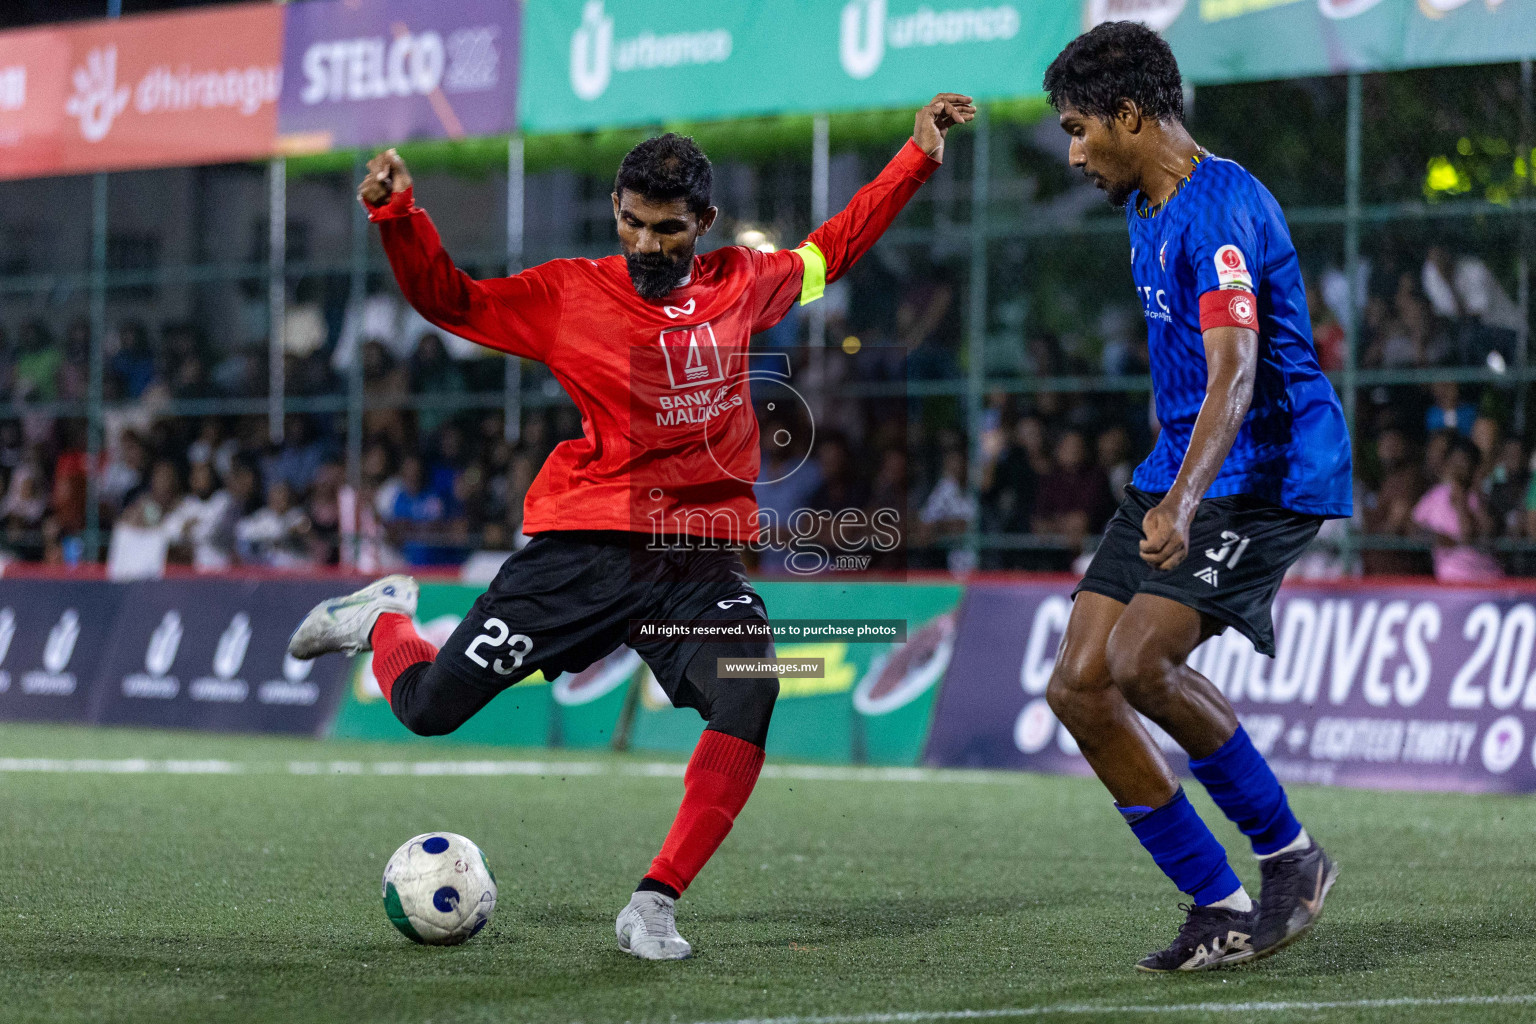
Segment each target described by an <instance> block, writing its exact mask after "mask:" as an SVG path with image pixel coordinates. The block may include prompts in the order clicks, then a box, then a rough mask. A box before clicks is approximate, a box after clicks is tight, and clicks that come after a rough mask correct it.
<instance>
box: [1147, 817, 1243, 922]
mask: <svg viewBox="0 0 1536 1024" xmlns="http://www.w3.org/2000/svg"><path fill="white" fill-rule="evenodd" d="M1141 812H1146V813H1141ZM1120 813H1121V814H1124V815H1125V818H1126V821H1127V822H1128V823H1129V824H1130V826H1131V831H1132V832H1134V833H1136V838H1137V839H1139V840H1141V845H1142V846H1144V847H1146V849H1147V852H1148V853H1150V854H1151V855H1152V859H1153V860H1154V861H1156V862H1157V866H1158V867H1160V868H1162V869H1163V874H1165V875H1167V876H1168V877H1169V878H1171V879H1173V884H1174V885H1176V886H1178V887H1179V889H1180V890H1181V891H1183V892H1187V893H1189V895H1190V896H1191V897H1192V898H1193V899H1194V901H1195V902H1196V903H1198V904H1200V905H1201V906H1207V905H1209V904H1212V903H1216V902H1219V901H1221V900H1224V899H1226V898H1227V897H1228V896H1231V895H1232V894H1233V893H1234V892H1237V890H1238V889H1240V888H1242V885H1243V883H1242V882H1239V881H1238V880H1237V875H1235V874H1233V872H1232V868H1231V866H1230V865H1229V864H1228V863H1227V851H1226V850H1224V849H1222V846H1221V844H1220V843H1218V842H1217V841H1216V837H1215V836H1213V835H1212V834H1211V830H1210V829H1208V828H1206V827H1205V822H1203V821H1201V820H1200V815H1199V814H1197V813H1196V812H1195V807H1194V805H1193V804H1191V803H1190V802H1189V798H1188V797H1186V796H1185V795H1184V790H1183V789H1182V788H1181V789H1180V790H1179V791H1178V792H1177V793H1175V794H1173V799H1172V800H1169V801H1168V802H1167V803H1165V804H1163V806H1161V807H1159V808H1157V809H1156V810H1152V811H1147V809H1146V808H1144V807H1122V808H1121V809H1120Z"/></svg>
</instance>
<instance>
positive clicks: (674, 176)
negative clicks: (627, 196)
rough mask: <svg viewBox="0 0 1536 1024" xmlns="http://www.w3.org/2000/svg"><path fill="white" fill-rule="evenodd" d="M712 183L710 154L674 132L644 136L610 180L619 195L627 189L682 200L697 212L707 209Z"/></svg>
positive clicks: (659, 198)
mask: <svg viewBox="0 0 1536 1024" xmlns="http://www.w3.org/2000/svg"><path fill="white" fill-rule="evenodd" d="M713 186H714V172H713V170H711V168H710V164H709V157H707V156H705V155H704V151H703V150H702V149H700V148H699V145H698V143H696V142H694V141H693V139H691V138H689V137H688V136H686V135H678V134H677V133H675V132H667V134H665V135H658V136H657V137H656V138H654V139H646V140H645V141H644V142H642V143H640V145H638V146H636V147H635V148H634V149H632V150H630V151H629V153H627V154H626V155H625V157H624V162H623V163H621V164H619V173H618V176H617V177H615V178H614V180H613V190H614V191H615V192H617V193H618V194H619V195H621V196H622V195H623V194H624V190H625V189H629V190H630V191H631V192H634V193H635V194H636V195H639V196H643V197H645V198H646V199H649V200H650V201H652V202H659V203H670V202H672V201H673V200H675V199H683V200H686V201H687V203H688V209H690V210H692V211H693V212H694V213H696V214H700V213H703V212H704V211H705V210H707V209H709V194H710V190H711V188H712V187H713Z"/></svg>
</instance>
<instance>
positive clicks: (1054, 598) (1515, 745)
mask: <svg viewBox="0 0 1536 1024" xmlns="http://www.w3.org/2000/svg"><path fill="white" fill-rule="evenodd" d="M1237 543H1240V542H1237ZM1237 543H1234V544H1232V545H1231V546H1232V549H1233V550H1234V551H1235V550H1236V547H1237ZM1228 557H1229V558H1230V557H1231V556H1230V554H1229V556H1228ZM1223 564H1226V563H1223ZM1070 613H1071V602H1070V599H1069V598H1068V597H1067V595H1066V593H1065V591H1064V590H1062V589H1058V588H1055V587H1052V586H1050V585H1046V584H1023V585H981V586H976V587H973V588H971V590H970V593H969V596H968V597H967V600H966V604H965V609H964V618H963V619H962V620H961V622H960V626H959V638H958V640H957V643H956V648H955V650H956V653H955V657H954V660H953V662H952V663H951V668H950V672H949V673H948V676H947V680H948V681H947V683H946V685H945V688H944V689H943V691H942V692H941V694H940V697H939V704H938V710H937V713H936V716H935V720H934V725H933V731H932V734H931V737H930V742H929V747H928V752H927V759H928V760H929V761H930V762H932V763H936V764H949V765H986V766H992V767H1019V768H1029V769H1032V770H1041V771H1065V772H1073V773H1078V774H1085V773H1087V772H1088V770H1089V769H1088V766H1087V763H1086V762H1085V761H1083V760H1082V758H1081V756H1080V755H1079V753H1078V751H1077V744H1076V742H1075V741H1074V740H1073V738H1072V737H1071V735H1070V733H1068V732H1067V731H1066V730H1065V729H1064V728H1062V727H1061V726H1060V725H1059V724H1058V723H1056V721H1055V718H1054V716H1052V715H1051V714H1050V709H1049V707H1048V706H1047V705H1046V704H1045V703H1044V697H1045V690H1046V687H1047V685H1048V684H1049V681H1050V676H1051V672H1052V670H1053V667H1054V662H1055V656H1056V650H1057V648H1058V646H1059V644H1060V642H1061V637H1062V635H1063V633H1064V632H1065V630H1066V623H1067V619H1068V617H1069V615H1070ZM1020 623H1024V624H1027V629H1025V630H1023V631H1020V630H1019V629H1018V625H1019V624H1020ZM1275 623H1276V656H1275V657H1274V658H1266V657H1263V656H1262V655H1260V654H1258V652H1257V651H1255V650H1254V648H1253V645H1252V644H1251V643H1250V642H1249V641H1248V640H1247V639H1246V638H1245V637H1243V636H1242V635H1241V634H1239V633H1237V632H1236V631H1233V630H1228V631H1227V632H1226V633H1224V634H1222V635H1220V636H1217V637H1215V638H1213V639H1211V640H1209V641H1207V642H1206V643H1205V644H1202V645H1201V646H1200V647H1199V648H1197V649H1196V650H1195V652H1194V653H1193V654H1191V656H1190V659H1189V665H1190V667H1191V668H1193V669H1194V670H1195V671H1197V672H1199V673H1201V674H1202V675H1204V676H1205V677H1206V678H1208V679H1210V680H1211V682H1212V683H1213V684H1214V685H1215V686H1216V688H1217V689H1218V690H1220V691H1221V692H1222V693H1223V694H1224V695H1225V696H1226V698H1227V699H1228V700H1229V701H1231V703H1232V705H1233V707H1234V708H1235V709H1236V710H1237V712H1238V716H1239V718H1240V719H1241V721H1242V722H1243V724H1244V726H1245V727H1246V728H1247V730H1248V732H1249V734H1250V735H1251V736H1252V737H1253V741H1254V744H1255V746H1257V747H1258V748H1259V749H1260V751H1262V752H1263V753H1264V754H1265V755H1266V757H1268V758H1269V760H1270V763H1271V765H1272V766H1273V767H1274V769H1275V771H1276V773H1277V774H1279V775H1280V776H1281V777H1282V778H1283V779H1287V780H1292V781H1297V782H1312V783H1321V784H1330V785H1347V786H1384V787H1390V788H1408V789H1432V790H1466V791H1481V790H1488V791H1532V790H1536V748H1533V745H1532V737H1533V733H1536V594H1532V595H1529V596H1527V595H1523V594H1519V593H1514V592H1478V591H1475V590H1449V589H1447V590H1435V589H1433V588H1431V587H1424V588H1410V587H1370V586H1362V587H1350V586H1348V585H1341V586H1337V587H1334V588H1331V589H1330V590H1328V591H1320V590H1312V589H1310V588H1302V587H1298V588H1290V587H1287V588H1285V589H1284V590H1283V591H1282V593H1281V596H1280V599H1279V600H1278V602H1277V603H1276V608H1275ZM1014 636H1018V637H1019V639H1018V641H1013V640H1012V639H1011V638H1012V637H1014ZM1148 731H1149V733H1150V734H1151V735H1152V736H1153V738H1154V740H1155V741H1156V742H1157V743H1158V745H1159V747H1160V748H1161V749H1163V750H1164V751H1165V752H1166V753H1167V754H1168V755H1169V757H1170V758H1171V759H1172V760H1173V761H1174V763H1175V764H1177V763H1179V761H1180V759H1181V758H1182V757H1183V754H1182V751H1180V750H1179V748H1178V745H1177V744H1175V743H1174V742H1173V741H1172V740H1171V739H1170V738H1169V737H1168V736H1167V735H1166V733H1163V732H1162V730H1160V729H1156V728H1153V727H1151V726H1150V724H1149V727H1148ZM1053 741H1054V742H1053Z"/></svg>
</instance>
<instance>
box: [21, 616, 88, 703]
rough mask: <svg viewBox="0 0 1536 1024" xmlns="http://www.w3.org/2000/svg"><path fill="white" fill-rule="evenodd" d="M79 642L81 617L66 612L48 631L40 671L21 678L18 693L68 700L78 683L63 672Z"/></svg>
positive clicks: (70, 674)
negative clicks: (19, 691) (65, 698)
mask: <svg viewBox="0 0 1536 1024" xmlns="http://www.w3.org/2000/svg"><path fill="white" fill-rule="evenodd" d="M79 639H80V614H79V613H78V612H77V611H75V609H73V608H66V609H65V610H64V613H63V614H62V615H60V616H59V621H58V622H56V623H54V626H53V628H52V629H51V630H49V631H48V642H47V643H46V644H45V645H44V646H43V668H42V671H40V672H39V671H32V672H28V673H26V674H25V675H23V676H22V677H21V692H22V693H25V694H29V695H33V696H47V697H68V696H69V695H71V694H72V693H74V692H75V686H76V684H77V683H78V680H77V679H76V678H75V675H74V673H72V672H66V671H64V670H65V669H67V668H68V667H69V662H70V659H72V658H73V657H74V656H75V644H76V643H77V642H78V641H79Z"/></svg>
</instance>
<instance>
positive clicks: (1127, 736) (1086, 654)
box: [1045, 591, 1179, 807]
mask: <svg viewBox="0 0 1536 1024" xmlns="http://www.w3.org/2000/svg"><path fill="white" fill-rule="evenodd" d="M1138 600H1139V598H1138ZM1131 607H1135V605H1134V603H1133V604H1132V605H1131ZM1125 611H1126V605H1123V604H1121V603H1120V602H1119V601H1116V600H1114V599H1113V598H1109V597H1105V596H1104V595H1102V594H1094V593H1090V592H1087V591H1084V592H1083V593H1081V594H1078V595H1077V600H1076V602H1075V603H1074V604H1073V606H1072V617H1071V618H1070V619H1068V620H1067V634H1066V636H1065V637H1064V638H1063V639H1062V642H1061V651H1060V652H1059V653H1058V654H1057V656H1056V668H1055V670H1054V671H1053V672H1052V673H1051V683H1050V687H1049V688H1048V689H1047V690H1046V693H1045V696H1046V700H1047V701H1049V702H1050V705H1051V710H1052V711H1054V712H1055V713H1056V717H1057V718H1058V719H1060V720H1061V724H1062V725H1064V726H1066V727H1067V731H1068V732H1070V733H1071V734H1072V738H1073V739H1075V740H1077V745H1078V746H1079V747H1080V748H1081V749H1082V752H1083V756H1084V757H1085V758H1087V759H1088V763H1089V764H1090V765H1092V766H1093V770H1094V773H1095V774H1096V775H1098V777H1099V781H1100V782H1102V783H1104V787H1105V788H1106V789H1108V790H1109V792H1110V795H1111V796H1113V797H1114V798H1115V802H1116V803H1118V804H1119V805H1120V806H1121V807H1161V806H1162V805H1163V804H1165V803H1167V802H1168V801H1169V800H1170V799H1172V798H1173V795H1174V794H1175V793H1176V792H1178V789H1179V783H1178V779H1176V778H1175V777H1174V774H1173V769H1171V768H1170V767H1169V766H1168V762H1167V760H1166V759H1165V758H1164V757H1163V755H1162V752H1161V751H1159V750H1158V749H1157V745H1156V744H1155V743H1153V742H1152V737H1151V736H1149V735H1147V730H1146V729H1145V728H1144V727H1143V726H1142V724H1141V720H1140V719H1138V718H1137V717H1136V713H1135V711H1133V710H1132V709H1131V705H1130V704H1129V703H1127V701H1126V699H1125V696H1124V695H1123V694H1122V693H1121V692H1120V690H1119V689H1117V688H1116V685H1115V679H1114V677H1113V675H1112V674H1111V672H1110V664H1109V660H1108V658H1107V656H1106V655H1107V649H1108V646H1109V640H1110V637H1111V635H1112V634H1113V632H1114V631H1115V630H1116V624H1117V623H1118V622H1120V621H1121V620H1122V618H1123V613H1124V612H1125Z"/></svg>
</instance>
